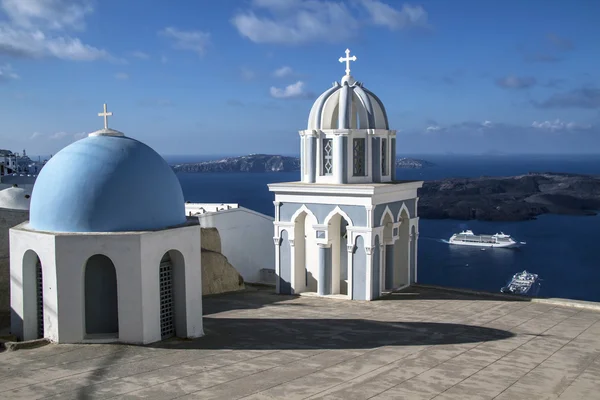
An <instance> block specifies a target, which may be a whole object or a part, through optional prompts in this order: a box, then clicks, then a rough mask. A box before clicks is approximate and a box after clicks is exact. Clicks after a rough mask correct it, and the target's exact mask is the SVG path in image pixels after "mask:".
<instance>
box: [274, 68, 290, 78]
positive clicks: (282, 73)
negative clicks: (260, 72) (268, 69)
mask: <svg viewBox="0 0 600 400" xmlns="http://www.w3.org/2000/svg"><path fill="white" fill-rule="evenodd" d="M293 73H294V71H293V70H292V68H291V67H288V66H284V67H281V68H277V69H276V70H275V71H274V72H273V75H274V76H275V77H277V78H285V77H287V76H290V75H292V74H293Z"/></svg>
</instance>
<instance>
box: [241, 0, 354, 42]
mask: <svg viewBox="0 0 600 400" xmlns="http://www.w3.org/2000/svg"><path fill="white" fill-rule="evenodd" d="M253 6H254V7H253V8H254V9H253V10H248V11H243V12H239V13H237V14H236V15H235V16H234V17H233V18H232V19H231V23H232V24H233V25H234V26H235V27H236V28H237V30H238V32H239V33H240V34H241V35H242V36H245V37H247V38H248V39H250V40H251V41H253V42H256V43H280V44H299V43H306V42H312V41H319V42H321V41H324V42H340V41H342V40H346V39H348V38H350V37H353V36H355V35H356V33H357V29H358V21H357V20H356V18H354V17H353V16H352V14H351V13H350V10H349V9H348V7H347V6H346V5H345V4H343V3H337V2H333V1H317V0H306V1H300V0H291V1H276V0H255V1H254V2H253ZM255 11H267V13H268V14H270V15H266V16H259V15H257V14H256V13H255Z"/></svg>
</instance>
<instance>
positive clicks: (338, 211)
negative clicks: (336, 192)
mask: <svg viewBox="0 0 600 400" xmlns="http://www.w3.org/2000/svg"><path fill="white" fill-rule="evenodd" d="M336 214H339V215H340V216H341V217H342V218H344V219H345V220H346V223H348V226H354V225H353V223H352V218H350V216H349V215H348V214H346V212H345V211H344V210H342V209H341V208H340V206H335V208H334V209H333V210H332V211H331V212H330V213H329V214H327V216H326V217H325V222H323V224H324V225H328V224H329V222H330V220H331V219H332V218H333V217H334V216H335V215H336Z"/></svg>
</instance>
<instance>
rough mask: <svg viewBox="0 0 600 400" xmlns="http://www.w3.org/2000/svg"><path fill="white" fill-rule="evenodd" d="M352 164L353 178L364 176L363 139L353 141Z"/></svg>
mask: <svg viewBox="0 0 600 400" xmlns="http://www.w3.org/2000/svg"><path fill="white" fill-rule="evenodd" d="M352 150H353V154H354V157H353V159H354V160H353V163H354V167H353V168H354V169H353V171H354V173H353V175H354V176H365V175H366V168H365V139H362V138H360V139H354V141H353V146H352Z"/></svg>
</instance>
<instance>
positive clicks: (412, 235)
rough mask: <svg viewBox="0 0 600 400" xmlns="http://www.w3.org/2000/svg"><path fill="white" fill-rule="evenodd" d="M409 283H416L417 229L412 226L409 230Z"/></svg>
mask: <svg viewBox="0 0 600 400" xmlns="http://www.w3.org/2000/svg"><path fill="white" fill-rule="evenodd" d="M410 239H411V240H410V280H409V282H410V283H417V230H416V228H415V227H414V225H413V227H412V229H411V232H410Z"/></svg>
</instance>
